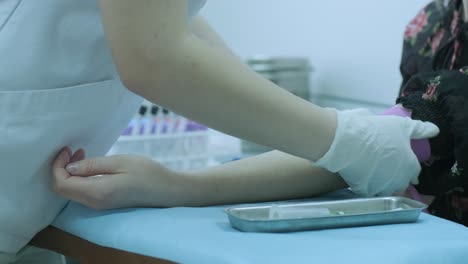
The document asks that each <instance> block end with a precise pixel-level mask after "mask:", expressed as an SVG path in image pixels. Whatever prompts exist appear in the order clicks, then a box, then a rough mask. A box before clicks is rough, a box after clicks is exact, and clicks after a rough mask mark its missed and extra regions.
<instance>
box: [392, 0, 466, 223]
mask: <svg viewBox="0 0 468 264" xmlns="http://www.w3.org/2000/svg"><path fill="white" fill-rule="evenodd" d="M462 10H463V3H462V1H461V0H437V1H433V2H431V3H430V4H428V5H427V6H426V7H425V8H424V9H423V10H422V11H421V12H420V13H419V14H418V15H417V16H416V18H414V19H413V20H412V21H411V22H410V24H409V25H408V26H407V28H406V31H405V36H404V48H403V57H402V61H401V65H400V70H401V74H402V77H403V83H402V86H401V90H400V97H399V98H398V100H397V102H398V103H402V104H403V106H404V107H405V108H408V109H411V110H412V113H413V115H412V117H413V118H414V119H419V120H424V121H431V122H433V123H435V124H436V125H437V126H438V127H439V128H440V130H441V133H440V134H439V136H437V137H436V138H433V139H430V144H431V160H430V161H428V162H425V163H424V164H422V171H421V175H420V177H419V181H420V183H419V185H417V186H415V187H416V189H417V190H418V191H419V192H421V193H422V194H428V195H434V196H436V198H435V200H434V201H433V202H432V204H431V205H430V207H429V212H431V213H432V214H434V215H436V216H439V217H442V218H446V219H448V220H451V221H455V222H458V223H461V224H464V225H465V226H468V173H466V172H465V170H466V169H468V70H466V69H467V68H466V67H465V66H468V24H467V23H465V22H463V19H462Z"/></svg>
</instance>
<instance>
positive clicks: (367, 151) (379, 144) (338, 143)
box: [315, 109, 439, 196]
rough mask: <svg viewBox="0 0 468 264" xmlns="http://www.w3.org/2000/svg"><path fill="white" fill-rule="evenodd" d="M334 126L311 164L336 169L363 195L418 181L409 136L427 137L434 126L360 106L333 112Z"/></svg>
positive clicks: (391, 190) (402, 187) (434, 131)
mask: <svg viewBox="0 0 468 264" xmlns="http://www.w3.org/2000/svg"><path fill="white" fill-rule="evenodd" d="M337 122H338V123H337V129H336V132H335V138H334V140H333V143H332V145H331V147H330V149H329V150H328V152H327V153H326V154H325V155H324V156H323V157H322V158H320V159H319V160H317V161H316V163H315V165H316V166H319V167H322V168H325V169H327V170H329V171H332V172H338V173H339V174H340V175H341V177H342V178H343V179H344V180H345V181H346V183H348V185H349V187H351V189H352V190H353V191H354V192H355V193H357V194H359V195H364V196H374V195H391V194H392V193H394V192H396V191H403V190H405V189H406V188H407V187H408V185H409V183H410V182H411V183H413V184H418V176H419V173H420V171H421V165H420V164H419V161H418V159H417V158H416V155H415V154H414V153H413V151H412V149H411V145H410V140H411V139H421V138H431V137H434V136H436V135H437V134H438V133H439V129H438V127H437V126H436V125H434V124H432V123H429V122H422V121H417V120H412V119H410V118H403V117H398V116H380V115H373V114H372V113H371V112H369V111H367V110H364V109H356V110H345V111H337Z"/></svg>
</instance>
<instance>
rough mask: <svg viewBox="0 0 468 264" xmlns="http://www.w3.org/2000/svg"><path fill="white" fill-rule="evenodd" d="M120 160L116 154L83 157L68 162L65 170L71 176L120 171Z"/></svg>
mask: <svg viewBox="0 0 468 264" xmlns="http://www.w3.org/2000/svg"><path fill="white" fill-rule="evenodd" d="M121 166H122V162H121V161H120V158H119V157H118V156H110V157H100V158H93V159H85V160H81V161H77V162H73V163H70V164H68V165H67V166H66V170H67V172H68V173H69V174H70V175H73V176H82V177H87V176H95V175H100V174H117V173H121V172H122V171H121Z"/></svg>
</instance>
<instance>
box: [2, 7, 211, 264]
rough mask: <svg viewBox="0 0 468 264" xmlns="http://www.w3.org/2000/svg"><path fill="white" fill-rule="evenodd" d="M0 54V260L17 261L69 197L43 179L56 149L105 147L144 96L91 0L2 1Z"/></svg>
mask: <svg viewBox="0 0 468 264" xmlns="http://www.w3.org/2000/svg"><path fill="white" fill-rule="evenodd" d="M204 2H205V1H204V0H189V1H188V3H189V4H188V5H189V15H190V16H193V15H194V14H196V12H197V11H198V10H199V9H200V8H201V7H202V6H203V4H204ZM0 58H1V59H0V263H10V262H14V261H19V262H18V263H21V261H20V260H18V256H17V255H15V254H17V253H18V252H19V251H20V250H21V249H22V248H23V247H24V246H25V245H26V244H27V243H28V242H29V241H30V239H31V238H32V237H33V236H34V235H35V234H36V233H37V232H38V231H40V230H41V229H43V228H45V227H46V226H48V225H49V224H50V223H51V222H52V221H53V219H54V218H55V217H56V216H57V215H58V214H59V213H60V211H61V210H62V209H63V208H64V206H65V205H66V203H67V200H65V199H63V198H61V197H59V196H57V195H56V194H54V193H53V192H52V190H51V187H50V185H51V184H50V181H51V167H50V165H51V162H52V160H53V158H54V157H55V156H56V155H57V153H58V151H59V150H60V149H61V148H62V147H64V146H70V147H71V148H72V149H76V148H78V147H82V148H84V149H85V150H86V152H87V155H88V156H91V157H92V156H102V155H104V154H105V153H106V152H107V151H108V149H109V148H110V146H111V145H112V144H113V143H114V141H115V140H116V139H117V138H118V136H119V134H120V133H121V131H122V130H123V129H124V127H125V126H126V125H127V124H128V122H129V120H130V119H131V117H132V115H133V114H134V113H135V112H136V110H137V108H138V106H139V105H140V103H141V101H142V99H141V98H140V97H138V96H136V95H135V94H133V93H131V92H129V91H128V90H127V89H126V88H125V87H123V85H122V84H121V82H120V81H119V77H118V75H117V73H116V70H115V67H114V64H113V62H112V58H111V53H110V50H109V48H108V46H107V43H106V42H105V37H104V32H103V28H102V25H101V20H100V17H99V9H98V1H97V0H0ZM23 251H26V252H31V250H28V249H27V248H26V249H23V250H22V251H21V252H23ZM2 261H3V262H2ZM33 263H40V262H39V261H36V262H33ZM46 263H50V262H46Z"/></svg>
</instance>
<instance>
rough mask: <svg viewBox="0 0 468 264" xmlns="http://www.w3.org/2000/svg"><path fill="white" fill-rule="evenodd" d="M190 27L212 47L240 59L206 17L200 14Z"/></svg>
mask: <svg viewBox="0 0 468 264" xmlns="http://www.w3.org/2000/svg"><path fill="white" fill-rule="evenodd" d="M190 29H191V31H192V33H193V34H194V35H195V36H197V37H198V38H200V39H202V40H204V41H206V43H207V44H209V45H210V46H211V47H213V48H217V49H220V50H221V51H223V52H225V53H227V54H231V55H232V56H234V57H235V58H236V59H238V57H237V55H236V54H235V53H234V52H233V51H232V50H231V49H230V48H229V47H228V45H227V44H226V42H224V40H223V39H222V38H221V37H220V36H219V35H218V33H217V32H216V31H215V30H214V29H213V28H212V27H211V25H210V24H209V23H208V21H206V19H205V18H204V17H202V16H200V15H198V16H196V17H194V18H193V19H192V20H191V22H190Z"/></svg>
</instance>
